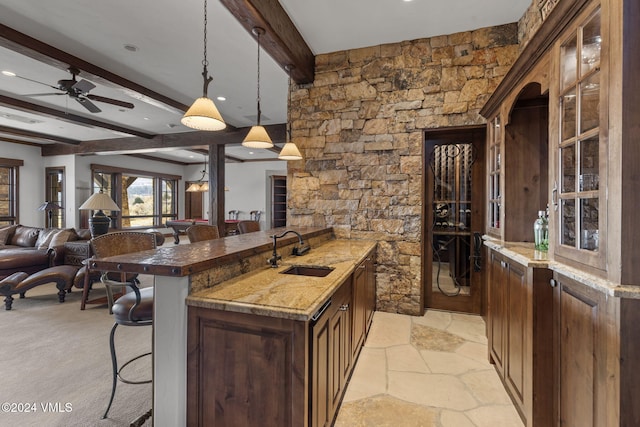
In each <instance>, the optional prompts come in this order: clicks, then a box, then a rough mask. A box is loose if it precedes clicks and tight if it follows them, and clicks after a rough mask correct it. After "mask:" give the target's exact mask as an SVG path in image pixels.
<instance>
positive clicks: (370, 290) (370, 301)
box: [365, 254, 376, 336]
mask: <svg viewBox="0 0 640 427" xmlns="http://www.w3.org/2000/svg"><path fill="white" fill-rule="evenodd" d="M373 257H374V254H370V255H369V256H368V257H367V260H366V266H367V268H366V271H367V283H366V288H367V290H366V292H365V293H366V299H367V302H366V306H365V319H366V325H365V336H366V335H367V334H368V333H369V328H370V327H371V321H372V320H373V312H374V311H375V310H376V271H375V264H374V262H373Z"/></svg>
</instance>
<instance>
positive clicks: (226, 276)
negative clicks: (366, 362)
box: [91, 227, 375, 426]
mask: <svg viewBox="0 0 640 427" xmlns="http://www.w3.org/2000/svg"><path fill="white" fill-rule="evenodd" d="M294 229H295V230H296V231H297V232H299V233H300V235H301V236H302V238H303V239H304V240H305V242H307V243H310V245H311V248H312V249H311V251H310V252H308V253H307V254H305V255H304V256H301V257H293V256H288V254H290V253H291V252H292V249H293V247H295V246H297V245H298V244H299V242H298V238H297V236H295V235H293V234H290V235H287V236H285V237H283V238H281V239H279V240H278V241H277V251H278V254H280V255H282V258H283V259H282V260H281V261H280V264H281V266H280V267H278V268H271V267H269V265H268V264H267V263H266V260H267V258H268V257H269V256H270V255H272V250H273V239H272V238H271V236H272V235H273V234H277V233H281V232H282V231H284V230H285V229H284V228H281V229H274V230H267V231H261V232H256V233H249V234H244V235H238V236H230V237H226V238H223V239H217V240H212V241H207V242H198V243H194V244H189V245H179V246H175V247H163V248H158V249H156V250H152V251H145V252H140V253H136V254H128V255H126V256H118V257H111V258H105V259H98V260H93V261H92V263H91V266H92V268H95V269H99V270H110V271H126V272H135V273H141V274H151V275H153V276H154V287H155V304H154V334H153V336H154V344H153V352H154V425H156V426H164V425H167V426H180V425H185V424H187V420H188V424H189V425H198V424H200V425H205V424H206V425H225V424H224V422H225V421H219V422H217V423H216V424H207V423H208V422H209V421H208V420H210V418H207V419H206V420H205V422H204V423H203V421H202V419H203V418H202V414H203V413H202V410H204V409H206V408H207V407H208V406H207V404H208V403H209V402H210V401H209V400H206V399H211V398H215V399H216V400H215V405H218V406H215V407H213V408H211V409H213V411H214V412H215V413H216V414H217V415H215V414H214V418H215V416H218V418H219V414H220V413H224V414H227V415H228V416H231V414H236V415H234V416H237V414H238V413H240V412H242V413H245V414H246V417H247V419H249V418H250V417H253V418H251V419H254V420H255V416H256V414H259V413H262V414H264V410H265V408H272V407H271V406H269V405H270V404H271V403H272V402H273V399H271V401H270V402H271V403H270V402H266V403H265V401H264V399H261V398H260V396H263V397H266V398H268V397H271V396H275V395H278V393H280V396H282V391H281V389H280V388H279V387H278V386H277V385H276V381H282V380H281V378H289V382H288V385H287V387H288V388H287V389H286V390H284V392H285V393H287V397H291V398H292V399H293V400H292V401H290V402H289V403H290V404H291V405H290V407H288V408H287V407H279V409H277V411H280V412H281V413H286V414H285V415H283V416H281V417H280V418H278V419H282V420H289V421H291V423H290V424H289V425H296V426H299V425H308V422H309V421H308V420H309V416H308V413H309V411H310V410H317V409H318V408H317V405H314V406H313V407H312V406H311V405H309V397H310V395H313V394H314V393H313V392H307V391H306V390H307V388H308V387H307V385H308V384H309V382H310V381H312V379H313V377H314V375H315V374H316V372H315V371H313V372H312V370H311V366H312V363H311V360H312V359H313V356H312V355H311V354H310V352H312V351H313V350H314V349H315V350H320V349H319V348H318V346H317V345H316V346H312V345H311V344H310V342H309V337H310V336H311V334H313V330H312V327H313V325H314V324H315V322H316V321H317V319H316V320H313V318H314V315H315V314H318V313H319V312H320V311H321V309H322V308H323V307H325V308H326V307H327V303H328V302H329V306H331V309H330V310H325V311H326V313H332V314H335V313H334V312H336V313H338V314H341V315H342V317H341V319H342V321H341V322H340V325H339V327H340V328H341V330H342V331H343V333H342V334H341V335H340V336H339V337H338V336H337V335H334V334H330V335H326V336H324V335H323V336H322V337H321V339H322V341H321V342H322V343H326V344H329V342H328V339H329V338H336V339H337V338H340V339H342V340H343V342H342V344H341V347H340V348H339V350H340V351H342V352H343V354H342V356H341V357H342V359H340V360H342V361H347V360H348V361H349V369H350V368H351V361H352V360H354V356H353V355H354V354H355V356H356V357H357V352H355V353H354V350H355V348H356V347H357V349H358V350H359V347H360V346H361V345H362V342H363V340H364V339H363V337H362V336H360V335H358V337H357V339H356V341H354V342H353V343H352V341H351V336H352V334H351V333H349V334H346V332H347V331H349V332H352V328H356V326H354V323H352V318H355V319H356V320H355V325H357V328H356V329H355V331H356V332H357V333H361V335H362V333H364V331H365V330H366V327H367V326H366V325H367V324H368V323H367V322H369V321H370V317H371V316H370V314H371V313H372V311H373V306H372V304H371V303H368V304H365V303H364V298H360V299H359V300H358V302H357V306H354V307H353V310H352V311H349V310H348V309H349V304H351V301H352V298H353V296H354V295H355V293H356V292H358V295H360V296H361V297H365V296H368V299H367V301H374V298H375V288H374V289H373V293H372V291H371V285H370V284H371V282H372V281H371V280H368V281H367V280H364V279H366V278H373V269H372V266H373V261H372V256H373V250H374V249H375V242H369V241H357V240H356V241H352V240H335V236H334V235H333V231H332V229H331V228H319V227H295V228H294ZM293 264H304V265H322V266H323V267H329V268H332V270H331V272H330V273H329V274H328V275H327V276H326V277H322V278H320V277H308V276H296V275H285V274H280V272H281V271H282V270H284V269H285V268H286V266H290V265H293ZM361 266H362V268H360V267H361ZM367 267H368V269H367ZM359 271H362V272H363V274H358V279H357V280H359V282H358V283H361V284H362V286H363V287H362V290H360V287H357V288H354V287H353V281H354V280H355V279H354V277H355V275H356V273H358V272H359ZM364 272H366V273H364ZM367 283H369V288H365V287H364V285H366V284H367ZM305 285H306V286H305ZM352 289H355V290H354V291H353V293H352ZM367 289H368V290H367ZM338 291H340V294H339V295H338V296H339V297H340V301H338V300H335V301H336V302H334V303H332V302H330V301H332V298H334V295H335V294H336V293H337V292H338ZM332 317H333V316H332ZM195 319H200V320H198V321H197V322H196V320H195ZM325 319H327V317H326V316H321V319H320V320H322V321H324V320H325ZM225 322H226V323H227V324H226V325H224V326H222V327H220V325H223V324H224V323H225ZM243 322H244V323H243ZM240 323H243V324H245V329H246V324H247V323H251V324H252V325H253V326H252V328H253V329H251V328H250V329H251V330H252V331H262V332H264V331H271V332H269V333H271V334H272V335H271V337H273V339H271V338H269V337H268V336H267V337H266V338H265V336H261V337H260V336H258V335H259V334H256V333H253V334H251V333H249V334H245V333H244V332H242V334H240V335H239V334H238V333H237V332H238V331H239V330H240V328H239V326H238V325H239V324H240ZM229 324H234V326H230V327H227V326H229ZM274 324H279V325H280V330H279V331H276V330H277V329H278V328H274V326H273V325H274ZM211 325H217V326H216V327H214V328H210V326H211ZM327 325H328V322H327ZM286 329H288V330H289V332H287V333H285V332H283V330H286ZM327 332H329V331H328V329H327ZM234 334H235V335H234ZM187 335H188V336H189V340H187ZM267 335H268V334H267ZM252 338H253V339H252ZM347 339H348V340H349V341H348V342H347ZM187 341H188V342H187ZM319 342H320V341H319ZM355 342H357V343H358V344H357V346H356V344H355ZM278 344H282V345H283V346H284V347H278ZM255 345H258V346H261V348H262V349H263V351H262V352H254V351H253V350H255V347H252V346H255ZM328 348H329V347H327V348H325V350H327V349H328ZM331 348H332V349H333V348H334V347H331ZM187 349H188V350H187ZM203 355H206V356H207V357H204V358H202V357H200V356H203ZM320 356H322V355H320ZM325 356H328V355H327V354H325ZM347 356H348V357H347ZM218 357H220V359H217V358H218ZM276 359H278V360H283V361H284V363H285V364H286V367H288V368H290V369H289V371H288V373H287V375H288V377H287V376H286V375H284V372H281V371H278V369H283V367H284V365H282V364H280V365H278V364H277V363H275V360H276ZM234 360H235V361H236V362H235V365H234V366H235V367H234V370H227V368H228V362H229V361H234ZM243 360H245V361H246V364H245V363H244V362H242V363H243V365H242V366H244V369H240V365H239V363H241V361H243ZM203 362H204V363H205V364H204V365H203ZM225 363H227V366H226V367H225V365H224V364H225ZM313 366H315V367H318V363H315V364H313ZM340 366H343V365H340ZM256 367H261V368H260V370H259V372H260V375H259V376H258V375H256V376H247V375H250V374H251V373H253V374H255V373H256V371H255V369H254V368H256ZM203 368H204V369H203ZM194 369H195V370H194ZM194 372H195V374H194ZM345 373H347V371H345ZM348 373H350V370H349V371H348ZM280 374H283V376H281V375H280ZM187 376H188V377H189V381H187ZM220 378H222V379H223V380H225V381H227V383H231V384H233V385H235V386H237V387H241V386H244V385H245V384H249V386H247V387H245V390H244V391H241V390H240V389H239V388H238V389H235V390H234V389H229V388H227V389H224V390H217V391H220V392H221V393H223V395H224V396H226V398H224V396H223V398H220V395H219V394H215V393H214V390H216V389H215V387H216V385H218V383H216V381H217V380H219V379H220ZM272 380H273V381H272ZM265 381H267V383H265ZM341 382H342V388H341V389H340V398H341V396H342V392H343V391H344V385H345V384H346V377H345V376H344V375H343V378H342V379H341ZM260 384H262V386H261V387H262V388H259V385H260ZM227 385H228V384H227ZM320 385H322V384H320ZM335 385H336V386H338V385H339V384H338V383H336V384H335ZM193 390H196V392H195V393H194V392H193ZM203 390H206V391H207V394H203V393H202V391H203ZM323 390H324V389H323ZM327 390H328V389H327ZM242 392H250V394H246V393H245V395H244V397H245V398H248V397H251V400H247V399H245V400H244V401H243V402H240V401H239V400H237V399H236V400H234V399H232V398H229V396H233V397H237V396H239V395H241V393H242ZM187 396H188V399H187ZM205 398H206V399H205ZM203 399H205V400H203ZM338 403H339V402H338ZM220 405H222V406H220ZM224 405H227V406H224ZM242 405H244V406H242ZM264 405H266V406H264ZM309 408H313V409H309ZM329 409H336V410H337V406H335V404H333V406H330V408H329ZM234 411H235V412H234ZM329 412H330V411H328V410H327V411H325V414H329ZM205 415H206V414H205ZM326 416H329V415H326ZM263 421H264V419H263ZM256 423H257V424H260V422H258V421H256ZM227 425H229V424H227ZM279 425H285V424H279Z"/></svg>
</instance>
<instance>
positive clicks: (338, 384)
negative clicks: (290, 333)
mask: <svg viewBox="0 0 640 427" xmlns="http://www.w3.org/2000/svg"><path fill="white" fill-rule="evenodd" d="M350 304H351V279H348V280H347V281H346V282H345V283H344V284H343V285H342V286H341V287H340V288H339V289H338V290H337V291H336V292H335V293H334V295H333V296H332V297H331V300H330V303H329V305H326V306H325V307H323V309H322V310H323V311H322V314H321V315H320V316H319V317H318V319H317V320H316V321H315V322H313V323H312V324H311V343H310V345H311V396H310V399H311V402H310V406H311V423H310V425H311V426H317V427H324V426H330V425H331V424H332V423H333V419H334V417H335V415H336V413H337V411H338V407H339V406H340V401H341V400H342V395H343V394H344V390H345V387H346V384H347V379H348V376H349V374H350V373H351V346H350V343H351V339H350V338H351V334H350V332H351V331H350V327H351V319H350V312H349V310H350Z"/></svg>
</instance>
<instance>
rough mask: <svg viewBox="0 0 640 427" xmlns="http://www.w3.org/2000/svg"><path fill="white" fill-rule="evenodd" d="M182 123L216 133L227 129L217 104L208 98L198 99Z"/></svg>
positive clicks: (185, 114)
mask: <svg viewBox="0 0 640 427" xmlns="http://www.w3.org/2000/svg"><path fill="white" fill-rule="evenodd" d="M180 121H181V122H182V124H183V125H185V126H187V127H190V128H192V129H198V130H211V131H214V130H222V129H224V128H226V127H227V125H226V123H225V122H224V120H223V119H222V115H220V112H219V111H218V108H217V107H216V104H214V103H213V101H212V100H211V99H209V98H206V97H201V98H198V99H196V100H195V101H194V102H193V105H192V106H191V108H189V109H188V110H187V112H186V113H184V116H183V117H182V119H181V120H180Z"/></svg>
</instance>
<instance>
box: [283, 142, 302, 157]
mask: <svg viewBox="0 0 640 427" xmlns="http://www.w3.org/2000/svg"><path fill="white" fill-rule="evenodd" d="M278 158H279V159H280V160H302V154H300V150H298V147H297V146H296V144H294V143H293V142H287V143H286V144H284V147H282V150H281V151H280V154H279V155H278Z"/></svg>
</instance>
